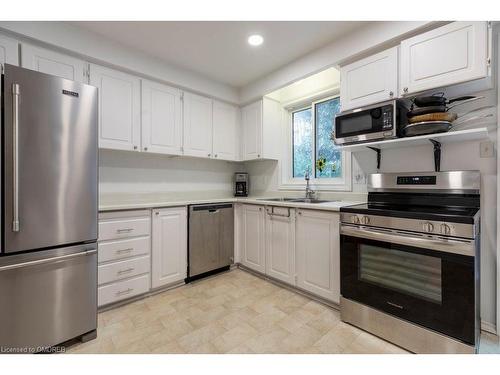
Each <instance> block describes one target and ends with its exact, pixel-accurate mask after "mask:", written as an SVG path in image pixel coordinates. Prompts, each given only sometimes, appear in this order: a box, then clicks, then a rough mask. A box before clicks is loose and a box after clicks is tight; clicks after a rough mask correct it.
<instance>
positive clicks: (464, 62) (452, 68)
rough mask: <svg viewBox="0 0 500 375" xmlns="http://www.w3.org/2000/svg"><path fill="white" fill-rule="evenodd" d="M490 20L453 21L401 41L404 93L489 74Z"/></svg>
mask: <svg viewBox="0 0 500 375" xmlns="http://www.w3.org/2000/svg"><path fill="white" fill-rule="evenodd" d="M488 34H489V32H488V24H487V22H453V23H450V24H448V25H445V26H443V27H440V28H437V29H435V30H431V31H429V32H426V33H423V34H420V35H417V36H414V37H413V38H410V39H406V40H404V41H403V42H402V43H401V79H400V88H401V95H406V94H412V93H416V92H419V91H424V90H429V89H433V88H438V87H442V86H448V85H453V84H458V83H463V82H467V81H472V80H476V79H480V78H484V77H486V76H488V75H489V74H490V73H489V64H488V58H489V48H488V45H489V35H488Z"/></svg>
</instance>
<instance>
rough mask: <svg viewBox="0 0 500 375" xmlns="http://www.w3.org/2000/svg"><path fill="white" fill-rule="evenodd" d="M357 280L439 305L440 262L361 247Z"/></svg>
mask: <svg viewBox="0 0 500 375" xmlns="http://www.w3.org/2000/svg"><path fill="white" fill-rule="evenodd" d="M359 259H360V267H359V278H360V280H362V281H365V282H368V283H372V284H376V285H378V286H381V287H384V288H388V289H391V290H395V291H398V292H402V293H405V294H409V295H412V296H415V297H419V298H424V299H426V300H428V301H431V302H436V303H441V299H442V289H441V258H437V257H432V256H428V255H421V254H414V253H409V252H405V251H400V250H395V249H386V248H383V247H378V246H373V245H367V244H360V246H359Z"/></svg>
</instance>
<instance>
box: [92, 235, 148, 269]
mask: <svg viewBox="0 0 500 375" xmlns="http://www.w3.org/2000/svg"><path fill="white" fill-rule="evenodd" d="M150 244H151V241H150V237H149V236H148V237H138V238H127V239H124V240H115V241H108V242H100V243H99V257H98V260H99V264H100V263H104V262H109V261H113V260H121V259H125V258H131V257H137V256H140V255H149V252H150Z"/></svg>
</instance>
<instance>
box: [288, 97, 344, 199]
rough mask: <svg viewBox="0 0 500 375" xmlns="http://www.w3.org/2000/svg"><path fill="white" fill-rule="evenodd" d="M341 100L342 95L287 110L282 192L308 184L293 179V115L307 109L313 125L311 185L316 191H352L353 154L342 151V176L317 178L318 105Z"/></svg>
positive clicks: (301, 178) (320, 99) (299, 188)
mask: <svg viewBox="0 0 500 375" xmlns="http://www.w3.org/2000/svg"><path fill="white" fill-rule="evenodd" d="M337 98H339V99H340V95H338V94H336V95H330V96H326V97H322V98H319V99H316V100H314V101H311V102H309V103H308V104H307V105H301V106H297V107H294V108H289V109H288V110H287V116H288V118H287V124H288V126H287V127H286V133H287V134H286V140H287V147H286V152H285V155H284V158H283V160H281V181H280V186H279V189H280V190H302V189H304V188H305V185H306V182H305V179H304V178H303V177H293V154H294V150H293V113H294V112H300V111H303V110H305V109H309V108H310V109H311V116H312V123H313V146H312V160H313V165H311V167H312V172H313V173H311V177H310V184H311V186H312V187H313V189H315V190H320V191H321V190H324V191H329V190H330V191H352V181H351V152H350V151H345V150H342V176H341V177H335V178H317V177H316V141H317V140H316V119H315V115H316V107H315V106H316V105H317V104H319V103H323V102H326V101H328V100H331V99H337Z"/></svg>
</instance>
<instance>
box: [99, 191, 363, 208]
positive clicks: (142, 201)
mask: <svg viewBox="0 0 500 375" xmlns="http://www.w3.org/2000/svg"><path fill="white" fill-rule="evenodd" d="M202 195H203V194H200V196H196V195H193V194H191V196H189V197H186V196H184V197H181V196H178V197H176V196H172V195H165V194H155V193H144V194H139V193H138V194H125V193H117V194H107V195H105V196H101V197H100V199H99V211H101V212H103V211H117V210H134V209H141V208H142V209H145V208H161V207H179V206H188V205H192V204H209V203H224V202H231V203H235V202H238V203H248V204H260V205H269V206H271V205H272V206H279V207H297V208H308V209H315V210H326V211H339V210H340V207H344V206H351V205H353V204H360V203H364V201H362V200H349V199H347V200H346V199H344V198H342V199H339V200H336V199H335V200H334V199H332V201H330V202H325V203H303V202H290V201H286V202H280V201H271V200H266V199H265V198H269V197H266V196H262V197H261V196H255V197H245V198H243V197H241V198H240V197H238V198H236V197H231V196H218V194H217V195H215V196H213V197H203V196H202Z"/></svg>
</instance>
